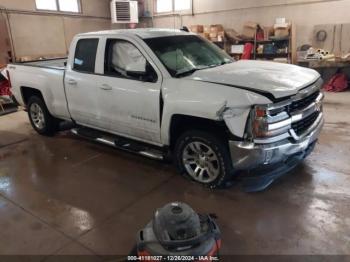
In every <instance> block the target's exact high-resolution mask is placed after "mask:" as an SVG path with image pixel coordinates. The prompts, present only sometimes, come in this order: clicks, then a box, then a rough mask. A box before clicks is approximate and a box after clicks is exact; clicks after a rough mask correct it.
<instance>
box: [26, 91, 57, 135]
mask: <svg viewBox="0 0 350 262" xmlns="http://www.w3.org/2000/svg"><path fill="white" fill-rule="evenodd" d="M27 109H28V116H29V120H30V123H31V124H32V127H33V128H34V129H35V131H37V132H38V133H39V134H40V135H46V136H52V135H53V134H54V133H55V131H56V129H57V128H56V126H57V121H56V119H55V118H54V117H53V116H51V114H50V112H49V111H48V109H47V107H46V105H45V102H44V101H43V100H42V99H41V98H40V97H37V96H32V97H31V98H29V101H28V108H27Z"/></svg>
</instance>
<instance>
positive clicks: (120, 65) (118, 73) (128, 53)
mask: <svg viewBox="0 0 350 262" xmlns="http://www.w3.org/2000/svg"><path fill="white" fill-rule="evenodd" d="M150 74H153V76H154V75H156V73H155V71H154V70H153V68H152V67H151V66H150V65H149V63H148V62H147V60H146V58H145V57H144V56H143V55H142V53H141V52H140V50H139V49H137V48H136V47H135V46H134V45H133V44H131V43H130V42H128V41H125V40H115V39H109V40H107V44H106V53H105V75H108V76H114V77H121V78H127V79H132V80H139V81H148V80H147V79H150ZM150 82H154V81H150Z"/></svg>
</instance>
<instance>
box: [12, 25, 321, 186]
mask: <svg viewBox="0 0 350 262" xmlns="http://www.w3.org/2000/svg"><path fill="white" fill-rule="evenodd" d="M7 70H8V75H9V78H10V82H11V85H12V92H13V94H14V96H15V98H16V99H17V101H18V102H19V104H20V105H23V106H24V107H25V108H26V109H27V111H28V115H29V118H30V122H31V123H32V125H33V128H34V129H35V130H36V131H37V132H38V133H40V134H42V135H52V134H54V133H55V132H56V131H58V130H59V126H60V125H59V124H60V123H61V126H62V122H64V123H70V125H68V126H70V127H69V128H72V132H73V133H75V134H79V135H81V136H84V137H86V138H90V139H93V140H95V141H98V142H101V143H105V144H108V145H111V146H114V147H117V148H122V149H125V150H128V151H132V152H135V153H138V154H141V155H144V156H147V157H151V158H154V159H164V158H168V157H172V159H174V161H175V163H176V166H177V167H178V169H179V171H180V173H181V174H184V175H185V176H187V177H189V178H191V179H193V180H195V181H197V182H200V183H202V184H205V185H207V186H209V187H211V188H216V187H222V186H224V185H226V184H227V182H228V181H230V180H231V179H232V177H234V176H235V175H238V174H241V175H240V176H241V177H243V178H246V179H244V181H247V182H245V185H246V190H248V191H258V190H263V189H265V188H266V187H267V186H268V185H270V184H271V183H272V182H273V181H274V180H275V179H276V178H278V177H279V176H280V175H281V174H284V173H287V172H288V171H289V170H291V169H292V168H294V167H295V166H296V165H297V164H298V163H300V161H302V160H303V159H304V158H305V157H306V156H307V155H308V154H309V153H310V152H312V150H313V148H314V145H315V143H316V141H317V139H318V136H319V133H320V131H321V129H322V126H323V123H324V120H323V113H322V100H323V94H322V92H321V91H320V87H321V85H322V79H321V78H320V75H319V74H318V73H317V72H316V71H314V70H311V69H306V68H302V67H298V66H294V65H286V64H279V63H273V62H262V61H238V62H236V61H234V60H233V59H231V58H230V57H229V56H228V55H227V54H226V53H224V52H223V51H221V50H220V49H219V48H217V47H216V46H215V45H213V44H212V43H210V42H209V41H207V40H205V39H202V38H201V37H199V36H197V35H195V34H192V33H187V32H184V31H181V30H166V29H136V30H114V31H103V32H94V33H87V34H80V35H77V36H76V37H75V38H74V40H73V42H72V45H71V48H70V52H69V57H68V59H56V60H45V61H36V62H29V63H22V64H10V65H8V67H7ZM63 126H64V125H63ZM66 126H67V124H66Z"/></svg>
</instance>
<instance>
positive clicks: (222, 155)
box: [174, 130, 233, 188]
mask: <svg viewBox="0 0 350 262" xmlns="http://www.w3.org/2000/svg"><path fill="white" fill-rule="evenodd" d="M174 155H175V161H176V166H177V168H178V170H179V171H180V173H181V174H182V175H184V176H186V177H188V178H190V179H192V180H194V181H196V182H198V183H201V184H203V185H205V186H207V187H210V188H221V187H224V186H225V185H226V182H228V180H229V179H230V178H231V177H232V174H233V167H232V161H231V157H230V153H229V151H228V148H227V145H226V144H225V143H224V142H223V141H221V140H220V139H218V138H217V137H215V136H214V135H212V134H210V133H207V132H202V131H196V130H193V131H188V132H185V133H184V134H183V135H182V136H181V137H180V138H179V139H178V140H177V143H176V146H175V152H174Z"/></svg>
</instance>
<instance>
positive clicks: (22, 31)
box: [0, 0, 111, 59]
mask: <svg viewBox="0 0 350 262" xmlns="http://www.w3.org/2000/svg"><path fill="white" fill-rule="evenodd" d="M109 3H110V0H81V5H82V13H80V14H67V13H57V12H47V11H37V10H36V7H35V0H0V7H1V8H2V13H3V14H4V13H5V14H8V21H7V23H8V24H9V28H10V29H11V31H10V32H11V35H12V39H13V46H14V50H13V51H14V53H15V56H16V58H17V59H19V58H23V57H40V56H46V57H54V56H63V55H66V54H67V52H68V48H69V45H70V42H71V40H72V38H73V36H74V35H75V34H77V33H83V32H88V31H98V30H106V29H110V28H111V22H110V7H109ZM4 8H5V9H6V10H5V9H4ZM5 17H6V16H5Z"/></svg>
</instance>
